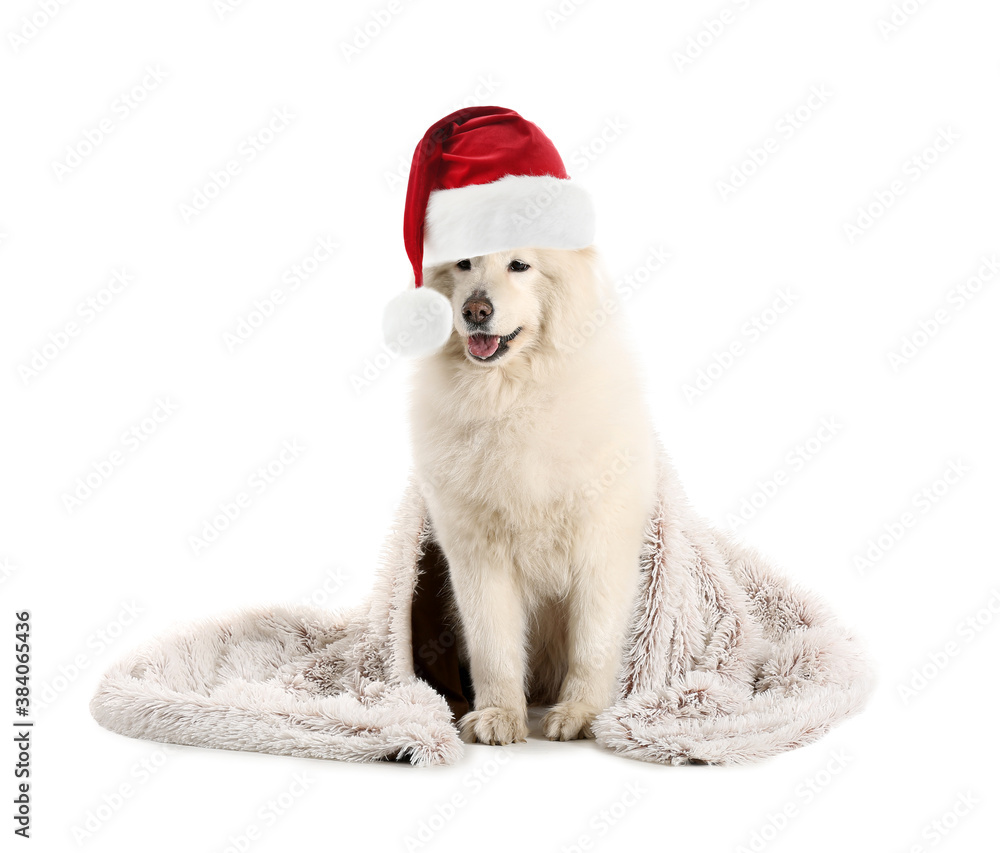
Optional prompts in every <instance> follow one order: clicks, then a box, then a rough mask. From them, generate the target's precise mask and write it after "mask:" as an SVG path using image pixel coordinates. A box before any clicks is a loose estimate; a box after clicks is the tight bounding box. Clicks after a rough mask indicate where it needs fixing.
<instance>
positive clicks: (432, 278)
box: [424, 264, 455, 299]
mask: <svg viewBox="0 0 1000 853" xmlns="http://www.w3.org/2000/svg"><path fill="white" fill-rule="evenodd" d="M424 285H425V286H428V287H433V288H434V289H435V290H436V291H438V292H439V293H443V294H444V295H445V296H447V297H448V298H449V299H451V297H452V294H453V293H454V292H455V265H454V264H438V265H437V266H433V267H424Z"/></svg>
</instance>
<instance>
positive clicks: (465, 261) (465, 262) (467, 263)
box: [455, 258, 472, 270]
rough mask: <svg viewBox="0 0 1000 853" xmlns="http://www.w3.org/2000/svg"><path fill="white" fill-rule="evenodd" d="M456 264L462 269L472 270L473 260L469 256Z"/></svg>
mask: <svg viewBox="0 0 1000 853" xmlns="http://www.w3.org/2000/svg"><path fill="white" fill-rule="evenodd" d="M455 266H456V267H458V268H459V269H460V270H471V269H472V261H470V260H469V259H468V258H465V259H463V260H461V261H459V262H458V263H457V264H455Z"/></svg>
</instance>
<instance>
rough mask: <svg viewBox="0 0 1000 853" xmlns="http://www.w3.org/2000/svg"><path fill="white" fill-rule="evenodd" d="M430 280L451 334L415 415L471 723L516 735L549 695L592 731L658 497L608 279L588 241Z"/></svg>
mask: <svg viewBox="0 0 1000 853" xmlns="http://www.w3.org/2000/svg"><path fill="white" fill-rule="evenodd" d="M425 286H428V287H431V288H434V289H435V290H438V291H440V292H441V293H442V294H444V296H446V297H447V298H448V300H449V301H450V304H451V309H452V313H453V332H452V334H451V336H450V338H449V340H448V342H447V344H446V345H445V346H444V347H443V348H442V349H441V350H439V351H437V352H435V353H434V354H432V355H429V356H427V357H425V358H423V359H421V360H420V361H419V362H418V363H417V366H416V370H415V376H414V380H415V384H414V388H413V395H412V411H411V417H410V423H411V427H412V431H413V433H412V443H413V453H414V461H415V466H416V473H417V476H418V478H419V480H420V481H421V482H422V483H423V485H424V495H425V499H426V501H427V506H428V511H429V515H430V520H431V525H432V528H433V533H434V537H435V539H436V540H437V542H438V544H439V545H440V546H441V549H442V550H443V552H444V555H445V557H446V558H447V562H448V567H449V573H450V578H451V585H452V589H453V592H454V598H455V602H454V603H455V605H456V607H457V611H458V615H459V619H460V635H459V648H460V651H461V654H462V655H463V657H464V658H465V660H466V662H467V665H468V667H469V671H470V673H471V676H472V682H473V689H474V692H475V706H474V710H472V711H471V712H470V713H468V714H467V715H465V716H464V717H463V718H462V719H461V720H460V721H459V727H460V729H461V731H462V736H463V738H464V739H465V740H466V741H479V742H481V743H489V744H508V743H512V742H515V741H522V740H524V739H525V738H526V736H527V733H528V718H527V706H528V704H529V703H533V704H534V703H539V704H545V705H552V708H551V709H550V710H549V711H548V713H547V714H546V715H545V717H544V718H543V720H542V730H543V732H544V734H545V736H546V737H548V738H550V739H554V740H571V739H574V738H580V737H592V736H593V733H592V730H591V724H592V722H593V720H594V717H595V716H596V715H597V714H598V713H599V712H601V711H603V710H604V709H605V708H607V707H609V706H610V705H611V704H612V703H613V701H614V698H615V690H616V681H617V675H618V666H619V663H620V661H621V657H622V652H623V645H624V642H625V634H626V629H627V627H628V622H629V618H630V615H631V609H632V604H633V602H634V598H635V595H636V591H637V588H638V575H639V557H640V551H641V549H642V544H643V540H644V530H645V526H646V523H647V521H648V519H649V516H650V513H651V511H652V507H653V502H654V497H655V494H654V493H655V470H654V469H655V465H654V455H655V452H656V451H655V447H656V439H655V437H654V432H653V428H652V425H651V422H650V418H649V415H648V413H647V411H646V409H645V405H644V402H643V395H642V390H641V387H640V384H639V381H638V377H637V372H636V370H635V369H634V366H633V362H632V359H631V356H630V353H629V350H628V347H627V345H626V340H625V337H624V335H623V333H622V331H621V330H620V329H619V327H618V323H617V319H618V314H617V313H616V312H614V310H613V308H614V304H615V302H614V299H615V297H614V294H613V288H612V286H611V283H610V279H609V277H608V276H607V274H606V272H605V271H604V268H603V265H602V263H601V261H600V258H599V256H598V254H597V252H596V250H594V249H593V247H591V248H588V249H581V250H555V249H530V248H524V249H518V250H515V251H505V252H498V253H495V254H489V255H483V256H480V257H472V258H467V259H464V260H460V261H458V262H457V263H448V264H442V265H439V266H435V267H428V268H427V269H426V271H425ZM609 300H611V302H609ZM609 306H610V307H611V308H612V310H611V311H610V312H609V311H608V310H607V309H608V307H609Z"/></svg>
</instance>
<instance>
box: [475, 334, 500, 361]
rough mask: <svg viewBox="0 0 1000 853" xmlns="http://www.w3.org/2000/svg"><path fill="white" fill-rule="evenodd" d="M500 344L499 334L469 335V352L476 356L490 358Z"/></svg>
mask: <svg viewBox="0 0 1000 853" xmlns="http://www.w3.org/2000/svg"><path fill="white" fill-rule="evenodd" d="M498 346H500V338H499V336H498V335H469V352H471V353H472V354H473V355H474V356H476V358H489V357H490V356H491V355H493V353H495V352H496V351H497V347H498Z"/></svg>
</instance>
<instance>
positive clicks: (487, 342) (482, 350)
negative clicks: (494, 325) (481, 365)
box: [469, 326, 521, 361]
mask: <svg viewBox="0 0 1000 853" xmlns="http://www.w3.org/2000/svg"><path fill="white" fill-rule="evenodd" d="M520 332H521V327H520V326H518V327H517V328H516V329H514V331H513V332H511V333H510V334H509V335H482V334H475V335H469V355H471V356H472V357H473V358H474V359H476V361H496V360H497V359H498V358H500V356H502V355H503V354H504V353H505V352H507V344H509V343H510V342H511V341H512V340H514V338H516V337H517V336H518V334H520Z"/></svg>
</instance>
